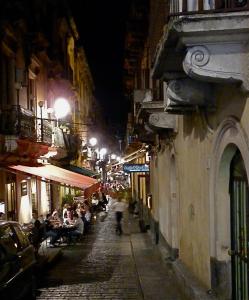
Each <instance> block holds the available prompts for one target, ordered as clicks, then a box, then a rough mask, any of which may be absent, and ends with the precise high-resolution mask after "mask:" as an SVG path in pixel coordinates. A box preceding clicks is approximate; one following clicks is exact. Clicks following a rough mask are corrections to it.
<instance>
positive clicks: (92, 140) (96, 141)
mask: <svg viewBox="0 0 249 300" xmlns="http://www.w3.org/2000/svg"><path fill="white" fill-rule="evenodd" d="M89 143H90V145H91V146H92V147H94V146H96V145H97V143H98V140H97V139H96V138H95V137H92V138H90V140H89Z"/></svg>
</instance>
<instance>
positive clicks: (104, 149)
mask: <svg viewBox="0 0 249 300" xmlns="http://www.w3.org/2000/svg"><path fill="white" fill-rule="evenodd" d="M106 153H107V150H106V148H102V149H100V151H99V154H100V155H101V156H104V155H106Z"/></svg>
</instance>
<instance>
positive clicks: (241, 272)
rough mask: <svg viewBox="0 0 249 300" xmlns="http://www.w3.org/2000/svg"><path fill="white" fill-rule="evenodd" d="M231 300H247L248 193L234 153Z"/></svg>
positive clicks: (241, 163)
mask: <svg viewBox="0 0 249 300" xmlns="http://www.w3.org/2000/svg"><path fill="white" fill-rule="evenodd" d="M230 199H231V251H230V254H231V264H232V299H233V300H248V299H249V287H248V278H249V276H248V251H249V202H248V200H249V191H248V179H247V175H246V169H245V165H244V161H243V159H242V156H241V153H240V151H239V150H237V151H236V153H235V155H234V157H233V159H232V161H231V166H230Z"/></svg>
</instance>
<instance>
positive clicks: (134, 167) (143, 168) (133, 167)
mask: <svg viewBox="0 0 249 300" xmlns="http://www.w3.org/2000/svg"><path fill="white" fill-rule="evenodd" d="M123 171H124V172H125V173H131V172H149V171H150V168H149V165H146V164H123Z"/></svg>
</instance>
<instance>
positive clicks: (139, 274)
mask: <svg viewBox="0 0 249 300" xmlns="http://www.w3.org/2000/svg"><path fill="white" fill-rule="evenodd" d="M130 225H131V224H130V221H129V218H126V222H124V234H123V235H122V236H118V235H116V234H115V229H114V228H115V224H114V217H113V213H112V212H109V213H108V217H107V218H106V219H105V220H104V222H97V223H96V225H94V226H92V227H93V229H92V231H91V232H90V233H89V234H88V235H86V236H85V237H84V241H83V242H82V243H81V244H76V245H72V246H66V247H64V249H63V256H62V258H61V259H60V261H59V262H58V263H57V264H56V265H55V266H53V268H51V269H50V270H49V272H48V273H47V274H46V276H45V278H44V279H43V280H42V282H41V283H40V287H39V295H38V296H37V299H90V300H94V299H96V300H98V299H108V300H123V299H136V300H140V299H141V300H142V299H148V300H149V299H151V300H153V299H155V300H159V299H162V300H163V299H164V300H184V298H182V297H181V296H180V294H179V292H178V290H177V288H175V287H174V288H173V290H172V288H171V291H168V292H169V293H167V294H168V297H167V296H165V295H167V294H165V293H164V287H165V282H164V277H165V276H164V275H165V273H162V272H165V270H163V271H160V270H159V269H160V262H157V266H156V268H158V267H159V269H157V270H156V269H153V265H152V263H149V264H148V265H147V267H146V266H144V262H145V261H144V260H143V258H142V257H145V260H146V259H147V262H149V261H151V255H152V260H153V252H152V249H151V248H150V249H147V250H148V251H147V252H146V253H145V252H144V254H145V256H144V255H142V256H140V254H139V253H140V250H139V249H140V248H141V247H143V245H145V244H143V243H144V241H143V238H142V236H143V235H144V234H142V233H134V234H131V233H132V230H133V232H134V227H133V228H131V226H130ZM135 231H136V230H135ZM144 251H145V249H144ZM146 256H147V258H146ZM147 262H146V264H147ZM158 263H159V265H158ZM138 268H139V269H138ZM152 269H153V270H152ZM148 272H149V273H148ZM151 272H152V273H151ZM160 272H161V273H160ZM167 276H169V273H168V274H166V277H165V278H166V280H167ZM168 279H169V278H168ZM152 285H153V287H154V290H153V287H152ZM166 287H167V284H166ZM160 290H162V292H163V293H164V294H163V295H164V296H162V295H160V294H161V293H160ZM172 293H173V294H172Z"/></svg>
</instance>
